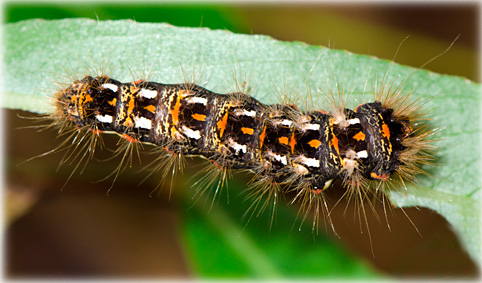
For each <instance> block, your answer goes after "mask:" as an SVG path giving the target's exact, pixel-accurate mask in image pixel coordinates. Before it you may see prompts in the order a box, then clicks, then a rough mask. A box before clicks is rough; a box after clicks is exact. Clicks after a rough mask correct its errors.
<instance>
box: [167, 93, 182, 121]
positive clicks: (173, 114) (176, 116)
mask: <svg viewBox="0 0 482 283" xmlns="http://www.w3.org/2000/svg"><path fill="white" fill-rule="evenodd" d="M182 93H184V92H183V90H180V91H179V93H178V94H177V99H176V104H174V107H173V108H172V109H169V114H170V115H171V117H172V124H173V125H174V126H175V125H177V124H178V123H179V109H180V108H181V96H182Z"/></svg>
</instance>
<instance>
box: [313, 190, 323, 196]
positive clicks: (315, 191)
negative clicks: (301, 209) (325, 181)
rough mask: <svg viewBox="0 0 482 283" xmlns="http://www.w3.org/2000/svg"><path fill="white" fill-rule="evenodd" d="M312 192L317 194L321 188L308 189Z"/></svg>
mask: <svg viewBox="0 0 482 283" xmlns="http://www.w3.org/2000/svg"><path fill="white" fill-rule="evenodd" d="M310 191H311V192H312V193H314V194H315V195H318V194H320V193H321V192H322V191H323V190H320V189H311V190H310Z"/></svg>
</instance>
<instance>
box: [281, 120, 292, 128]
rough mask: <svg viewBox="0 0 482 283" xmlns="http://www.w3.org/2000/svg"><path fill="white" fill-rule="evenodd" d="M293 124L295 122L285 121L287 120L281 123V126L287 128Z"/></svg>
mask: <svg viewBox="0 0 482 283" xmlns="http://www.w3.org/2000/svg"><path fill="white" fill-rule="evenodd" d="M292 124H293V122H292V121H290V120H286V119H285V120H283V121H281V125H285V126H288V127H289V126H291V125H292Z"/></svg>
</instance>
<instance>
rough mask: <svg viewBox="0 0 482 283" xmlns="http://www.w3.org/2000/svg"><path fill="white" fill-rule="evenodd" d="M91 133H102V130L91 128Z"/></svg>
mask: <svg viewBox="0 0 482 283" xmlns="http://www.w3.org/2000/svg"><path fill="white" fill-rule="evenodd" d="M92 133H94V135H99V134H100V133H102V131H101V130H99V129H92Z"/></svg>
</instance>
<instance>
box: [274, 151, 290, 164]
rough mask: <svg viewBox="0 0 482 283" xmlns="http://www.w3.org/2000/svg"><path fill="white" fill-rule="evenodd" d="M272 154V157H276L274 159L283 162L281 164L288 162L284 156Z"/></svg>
mask: <svg viewBox="0 0 482 283" xmlns="http://www.w3.org/2000/svg"><path fill="white" fill-rule="evenodd" d="M273 156H274V159H276V161H279V162H281V163H283V165H287V164H288V161H287V160H286V156H281V155H279V154H276V153H275V154H273Z"/></svg>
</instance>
